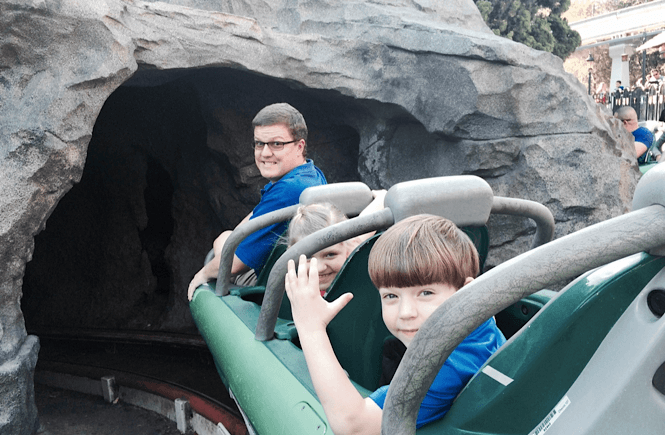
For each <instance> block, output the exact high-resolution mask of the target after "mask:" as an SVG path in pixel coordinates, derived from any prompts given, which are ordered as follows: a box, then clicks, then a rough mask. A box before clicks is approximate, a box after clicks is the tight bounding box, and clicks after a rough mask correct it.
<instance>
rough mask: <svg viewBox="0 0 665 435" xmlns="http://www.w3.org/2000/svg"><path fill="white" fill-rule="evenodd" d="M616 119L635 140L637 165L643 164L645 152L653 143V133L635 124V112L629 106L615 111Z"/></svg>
mask: <svg viewBox="0 0 665 435" xmlns="http://www.w3.org/2000/svg"><path fill="white" fill-rule="evenodd" d="M615 116H616V117H617V118H619V119H620V120H621V122H622V123H623V126H624V128H625V129H626V130H628V131H629V132H630V133H632V134H633V138H634V140H635V154H637V163H639V164H642V163H645V159H646V156H647V151H648V150H649V148H650V147H651V144H652V143H653V133H651V131H650V130H649V129H648V128H646V127H640V126H639V125H638V124H637V112H635V109H633V108H632V107H630V106H622V107H621V108H619V110H617V112H616V115H615Z"/></svg>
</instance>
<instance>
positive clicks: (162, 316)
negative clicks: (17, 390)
mask: <svg viewBox="0 0 665 435" xmlns="http://www.w3.org/2000/svg"><path fill="white" fill-rule="evenodd" d="M161 74H162V77H161V78H164V76H163V72H162V73H161ZM149 78H150V72H146V73H143V80H141V81H140V84H141V85H140V86H129V85H123V86H121V87H120V88H118V89H117V90H116V91H115V92H114V93H113V94H111V95H110V97H109V98H108V99H107V101H106V103H105V104H104V107H103V108H102V110H101V112H100V114H99V116H98V118H97V121H96V123H95V127H94V130H93V134H92V138H91V140H90V144H89V147H88V153H87V158H86V164H85V168H84V171H83V175H82V178H81V180H80V182H79V183H77V184H76V185H74V186H73V187H72V189H71V190H70V191H69V192H68V193H67V194H66V195H65V196H64V197H63V198H62V199H61V200H60V202H59V203H58V205H57V207H56V208H55V210H54V211H53V213H52V214H51V216H50V217H49V219H48V221H47V223H46V227H45V229H44V230H43V231H42V232H41V233H39V234H38V235H37V236H36V237H35V249H34V253H33V258H32V260H31V261H30V262H29V263H28V264H27V266H26V271H25V275H24V279H23V298H22V310H23V313H24V317H25V321H26V327H27V328H28V330H30V331H33V332H36V331H39V330H44V329H46V328H110V329H147V330H163V331H177V332H191V331H194V330H195V327H194V324H193V322H192V320H191V316H190V315H189V308H188V304H187V301H186V289H187V284H188V282H189V280H190V279H191V277H192V276H193V275H194V273H196V271H197V270H198V269H199V268H200V267H201V264H202V261H203V258H204V257H205V254H206V252H207V251H208V250H209V249H210V247H211V244H212V241H213V240H214V238H215V237H216V236H217V235H218V234H219V233H221V231H222V230H224V229H227V228H233V227H234V226H235V225H236V224H237V223H238V222H239V221H240V220H241V219H242V217H244V216H245V215H246V214H247V213H249V211H251V209H252V207H253V205H255V204H256V203H257V202H258V199H259V191H260V189H261V187H263V185H264V184H265V183H266V182H267V181H266V180H264V179H262V178H261V177H260V174H259V173H258V170H256V168H255V165H254V160H253V153H252V152H251V148H250V146H249V144H250V142H251V139H252V131H251V119H252V117H253V116H254V114H255V113H256V112H258V110H260V109H261V108H262V107H263V106H265V105H267V104H271V103H273V102H281V101H287V102H289V103H291V104H292V105H293V106H295V107H296V108H298V109H299V110H300V111H301V112H302V113H303V115H304V116H305V119H306V120H307V123H308V127H309V130H310V135H309V140H308V154H309V155H308V157H309V158H312V159H313V160H314V161H315V163H316V164H317V166H319V167H320V168H321V169H322V170H323V171H324V173H325V174H326V177H327V178H328V181H329V182H339V181H352V180H358V179H359V178H360V177H359V175H358V169H357V166H358V152H359V151H358V147H359V140H360V139H359V135H358V133H357V132H356V130H355V129H354V128H352V127H351V126H349V123H348V122H346V121H345V117H346V116H348V112H349V110H348V109H345V108H344V107H343V103H340V102H339V101H333V102H331V101H328V100H326V99H325V98H322V97H321V94H320V93H318V94H315V93H314V92H312V91H308V90H305V89H297V90H294V89H292V88H291V87H289V86H287V85H286V84H285V83H283V82H279V81H276V80H273V79H267V78H265V77H261V76H258V75H254V74H250V73H246V72H240V71H236V70H230V69H219V68H218V69H206V70H196V71H192V72H191V73H189V74H184V75H183V74H182V73H180V75H179V76H177V77H176V76H175V75H174V77H173V80H171V81H168V80H166V81H165V82H162V83H160V84H158V85H155V86H146V85H145V84H146V83H149V82H150V80H149ZM137 83H139V82H137ZM130 84H131V81H130ZM331 145H332V146H331Z"/></svg>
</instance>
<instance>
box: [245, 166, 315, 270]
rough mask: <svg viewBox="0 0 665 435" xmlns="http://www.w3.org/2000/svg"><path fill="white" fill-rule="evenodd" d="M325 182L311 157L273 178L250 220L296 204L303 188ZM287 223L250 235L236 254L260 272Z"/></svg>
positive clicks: (263, 191) (265, 187)
mask: <svg viewBox="0 0 665 435" xmlns="http://www.w3.org/2000/svg"><path fill="white" fill-rule="evenodd" d="M322 184H327V181H326V177H325V176H324V175H323V172H321V170H320V169H319V168H317V167H316V166H314V162H313V161H312V160H309V159H307V162H306V163H304V164H302V165H300V166H297V167H295V168H293V169H292V170H291V171H290V172H288V173H287V174H286V175H284V176H283V177H282V178H280V179H279V180H277V182H275V183H273V182H272V181H271V182H270V183H268V184H266V185H265V186H264V188H263V189H262V190H261V201H260V202H259V203H258V205H257V206H256V207H254V211H252V217H251V218H250V220H251V219H254V218H257V217H259V216H261V215H264V214H266V213H270V212H271V211H275V210H279V209H280V208H284V207H288V206H291V205H294V204H297V203H298V200H299V199H300V194H301V193H302V191H303V190H305V189H306V188H308V187H311V186H320V185H322ZM287 225H288V222H280V223H277V224H273V225H270V226H268V227H266V228H263V229H261V230H258V231H256V232H255V233H253V234H250V235H249V236H248V237H247V238H245V240H243V241H242V243H240V245H239V246H238V249H236V256H237V257H238V258H239V259H240V260H241V261H242V262H243V263H245V264H246V265H247V266H249V267H251V268H252V269H254V270H255V271H256V273H257V274H258V273H259V272H260V271H261V268H263V265H264V263H265V261H266V259H267V258H268V256H269V255H270V252H271V251H272V248H273V246H274V245H275V242H276V241H277V239H278V238H279V237H280V236H281V235H282V234H283V233H284V231H286V228H287Z"/></svg>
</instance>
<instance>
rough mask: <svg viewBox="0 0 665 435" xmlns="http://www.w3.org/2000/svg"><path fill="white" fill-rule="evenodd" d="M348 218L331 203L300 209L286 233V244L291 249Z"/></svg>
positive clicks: (301, 207) (310, 205) (306, 206)
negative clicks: (310, 236)
mask: <svg viewBox="0 0 665 435" xmlns="http://www.w3.org/2000/svg"><path fill="white" fill-rule="evenodd" d="M347 219H348V218H347V217H346V215H345V214H344V213H342V211H341V210H340V209H338V208H337V207H335V206H334V205H332V204H330V203H327V202H326V203H321V204H309V205H303V206H300V207H298V211H297V212H296V215H295V216H294V217H293V219H291V223H290V224H289V229H288V231H287V233H286V241H287V242H286V244H287V245H288V246H289V247H291V246H293V245H294V244H296V243H297V242H299V241H300V240H302V239H303V238H305V237H307V236H309V235H310V234H313V233H315V232H317V231H319V230H321V229H323V228H326V227H329V226H330V225H334V224H336V223H339V222H343V221H345V220H347Z"/></svg>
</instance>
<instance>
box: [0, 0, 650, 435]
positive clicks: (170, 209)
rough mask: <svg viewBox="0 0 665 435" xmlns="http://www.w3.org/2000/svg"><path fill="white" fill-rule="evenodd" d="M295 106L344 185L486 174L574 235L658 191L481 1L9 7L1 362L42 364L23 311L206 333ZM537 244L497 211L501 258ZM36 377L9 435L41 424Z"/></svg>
mask: <svg viewBox="0 0 665 435" xmlns="http://www.w3.org/2000/svg"><path fill="white" fill-rule="evenodd" d="M278 101H288V102H290V103H291V104H293V105H294V106H295V107H297V108H298V109H299V110H301V111H302V112H303V114H304V115H305V118H306V119H307V121H308V124H309V127H310V138H309V141H308V148H309V154H310V156H311V157H312V158H313V159H314V160H315V162H316V163H317V165H318V166H320V167H321V168H322V169H323V170H324V172H326V174H327V175H328V179H329V181H332V182H334V181H347V180H354V179H359V180H361V181H364V182H366V183H367V184H368V185H370V186H371V187H372V188H388V187H390V186H391V185H393V184H395V183H397V182H400V181H405V180H409V179H416V178H422V177H431V176H441V175H456V174H475V175H479V176H481V177H483V178H485V179H486V180H487V181H488V182H489V183H490V184H491V186H492V187H493V189H494V191H495V193H496V194H497V195H503V196H513V197H518V198H526V199H531V200H535V201H538V202H541V203H543V204H545V205H546V206H548V207H549V208H550V209H551V210H552V212H553V214H554V216H555V219H556V222H557V228H556V236H562V235H565V234H568V233H569V232H571V231H574V230H576V229H579V228H582V227H584V226H586V225H589V224H592V223H595V222H598V221H601V220H604V219H607V218H609V217H612V216H616V215H619V214H621V213H624V212H626V211H627V210H628V209H629V204H630V199H631V196H632V192H633V189H634V186H635V184H636V182H637V179H638V177H639V171H638V169H637V166H636V164H635V155H634V150H633V148H632V145H631V141H630V136H629V134H627V133H626V132H625V130H623V129H622V127H621V126H620V125H618V123H617V122H616V121H615V120H613V119H612V118H611V114H610V113H608V112H607V111H605V110H604V109H602V108H600V106H597V105H596V104H595V103H594V102H593V101H592V100H591V98H589V97H587V95H586V91H585V88H584V86H583V85H581V84H580V83H578V82H577V81H576V79H575V78H574V77H573V76H571V75H569V74H567V73H565V72H564V70H563V66H562V61H561V60H560V59H558V58H557V57H555V56H553V55H551V54H549V53H544V52H540V51H536V50H532V49H530V48H527V47H525V46H523V45H520V44H517V43H514V42H512V41H509V40H506V39H502V38H499V37H497V36H495V35H494V34H493V33H492V32H491V31H490V30H489V29H488V28H487V27H486V26H485V24H484V23H483V21H482V18H481V17H480V14H479V12H478V10H477V9H476V7H475V5H474V4H473V2H472V1H471V0H450V1H445V2H441V1H438V2H435V1H427V0H410V1H407V0H384V1H381V2H362V1H353V0H350V1H335V0H327V1H326V0H314V1H307V2H292V1H284V0H282V1H274V2H262V1H244V2H243V1H236V0H234V1H228V0H226V1H225V0H217V1H212V0H210V1H209V0H180V1H171V2H166V3H165V2H142V1H122V0H105V1H95V2H84V1H79V0H55V1H50V2H41V1H36V0H28V1H26V0H4V1H3V2H1V3H0V111H1V112H2V117H0V192H1V193H0V307H2V308H1V309H0V367H2V364H4V363H5V362H9V361H12V364H13V362H14V361H16V360H17V358H18V360H20V361H18V362H17V364H19V366H20V367H27V369H25V370H27V372H28V373H29V372H30V371H31V370H32V368H31V367H34V364H33V363H32V361H33V360H34V356H35V355H36V352H37V348H38V345H36V344H35V339H34V338H31V337H29V336H28V335H27V333H26V329H25V327H24V320H23V313H24V312H25V314H26V319H27V322H28V326H29V328H31V329H33V330H39V328H40V327H47V326H49V325H59V326H70V327H90V326H95V327H111V328H123V327H128V328H147V329H161V330H176V331H188V330H192V329H193V324H192V322H191V318H190V317H189V311H188V307H187V304H186V301H185V292H186V287H187V282H188V281H189V279H190V278H191V276H192V275H193V274H194V273H195V272H196V270H198V268H199V267H200V264H201V260H202V258H203V256H204V255H205V252H206V251H207V250H208V249H209V248H210V243H211V241H212V239H213V238H214V236H215V235H216V234H218V233H219V232H220V231H221V230H222V229H225V228H229V227H232V226H234V225H235V224H236V223H237V222H238V221H239V220H240V219H241V218H242V217H243V216H244V215H246V214H247V213H248V212H249V211H250V210H251V207H252V205H253V204H255V203H256V201H257V198H258V195H259V189H260V187H261V186H262V185H263V183H264V181H262V180H261V179H260V177H259V176H258V174H257V172H256V169H255V167H254V166H253V160H252V155H251V152H249V145H248V144H249V143H250V141H251V140H252V137H251V130H250V127H249V125H250V121H251V119H252V117H253V115H254V114H255V113H256V112H257V111H258V110H259V109H260V108H261V107H263V106H265V105H267V104H270V103H273V102H278ZM77 183H78V184H77ZM49 218H51V219H49ZM533 232H534V228H533V224H531V223H530V222H528V221H523V220H517V221H516V220H514V219H508V218H493V219H492V221H491V225H490V233H491V234H492V247H493V249H492V254H491V256H490V259H489V260H488V263H489V264H490V266H491V265H495V264H498V263H500V262H501V261H503V260H505V259H507V258H509V257H511V256H513V255H515V254H516V253H518V252H521V251H523V250H525V249H526V248H527V246H528V244H529V238H530V236H531V235H532V234H533ZM35 240H36V242H35ZM33 254H34V260H33V261H32V262H30V260H31V259H32V258H33ZM28 262H30V263H28ZM26 264H27V269H26ZM22 296H23V302H21V298H22ZM21 303H22V304H23V311H21ZM26 349H28V350H27V351H26ZM17 367H18V366H17ZM25 370H24V369H21V370H19V371H18V372H20V373H24V372H25ZM18 372H17V371H12V372H11V374H8V375H5V374H3V373H5V372H3V371H2V370H0V385H2V386H3V390H2V391H9V390H8V389H7V388H9V389H11V387H10V386H8V385H10V384H12V383H16V382H18V381H17V380H16V379H18V378H17V376H15V374H14V373H18ZM7 373H8V372H7ZM30 382H31V380H29V381H27V383H24V384H22V385H24V386H25V385H27V387H25V388H24V387H18V386H17V389H16V391H19V392H20V391H23V392H24V393H21V394H19V396H21V397H18V396H16V397H15V398H14V399H12V400H13V402H12V403H14V404H15V405H12V406H13V407H12V416H11V417H10V418H9V420H6V419H4V416H3V418H0V433H7V431H10V432H12V433H30V431H32V430H33V429H34V421H35V418H36V417H35V412H34V406H33V405H32V403H33V400H32V398H31V396H30V393H29V391H30V389H31V388H30V386H31V383H30ZM3 394H4V393H3ZM3 403H4V402H3ZM21 419H23V420H21ZM7 421H8V423H6V422H7ZM16 421H24V422H26V421H27V424H21V425H16ZM3 425H4V426H3ZM19 426H20V427H21V428H22V429H16V430H15V429H14V428H18V427H19ZM9 428H11V429H9Z"/></svg>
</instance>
